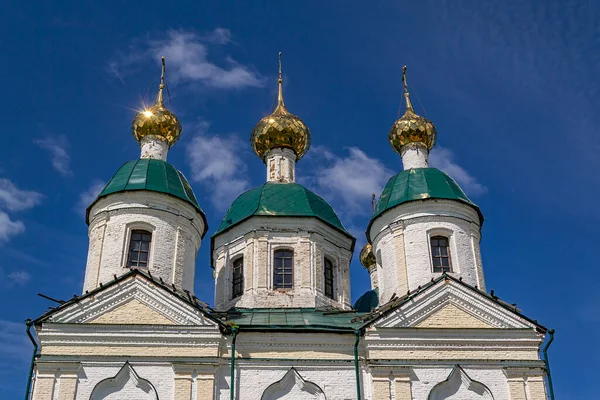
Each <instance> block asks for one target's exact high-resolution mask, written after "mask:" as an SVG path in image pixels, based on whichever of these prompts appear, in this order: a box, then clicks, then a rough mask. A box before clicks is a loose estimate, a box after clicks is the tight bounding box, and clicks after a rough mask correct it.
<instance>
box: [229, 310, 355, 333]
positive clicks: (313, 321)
mask: <svg viewBox="0 0 600 400" xmlns="http://www.w3.org/2000/svg"><path fill="white" fill-rule="evenodd" d="M365 314H366V313H359V312H357V311H354V310H349V311H340V310H327V309H317V308H254V309H253V308H234V309H232V310H229V311H228V317H229V318H228V321H230V322H233V323H235V324H236V325H238V326H239V327H240V329H244V330H249V329H250V330H251V329H257V330H258V329H260V330H312V331H325V330H327V331H331V330H336V331H342V330H343V331H349V332H352V331H354V330H355V329H357V328H360V327H361V326H362V325H363V324H364V321H363V320H355V318H356V317H358V316H362V315H365Z"/></svg>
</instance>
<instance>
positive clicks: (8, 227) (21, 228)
mask: <svg viewBox="0 0 600 400" xmlns="http://www.w3.org/2000/svg"><path fill="white" fill-rule="evenodd" d="M23 232H25V225H24V224H23V223H22V222H21V221H13V220H11V219H10V217H9V216H8V214H6V213H5V212H3V211H0V243H2V242H7V241H8V240H9V239H10V238H11V237H12V236H15V235H18V234H19V233H23Z"/></svg>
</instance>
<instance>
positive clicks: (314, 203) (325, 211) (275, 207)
mask: <svg viewBox="0 0 600 400" xmlns="http://www.w3.org/2000/svg"><path fill="white" fill-rule="evenodd" d="M255 215H260V216H277V217H315V218H319V219H320V220H322V221H323V222H325V223H327V224H329V225H331V226H333V227H334V228H337V229H339V230H340V231H342V232H343V233H345V234H346V235H348V236H351V235H350V234H349V233H348V231H346V229H345V228H344V226H343V225H342V223H341V222H340V220H339V218H338V217H337V215H336V214H335V212H334V211H333V208H331V206H330V205H329V203H327V202H326V201H325V200H324V199H323V198H322V197H320V196H318V195H317V194H315V193H313V192H311V191H310V190H308V189H306V188H305V187H304V186H302V185H299V184H297V183H272V182H267V183H265V184H263V185H261V186H259V187H257V188H254V189H251V190H249V191H247V192H245V193H243V194H241V195H240V196H239V197H238V198H237V199H236V200H235V201H234V202H233V204H232V205H231V207H230V208H229V210H228V211H227V214H225V218H223V221H222V222H221V225H220V226H219V228H218V229H217V231H216V232H215V233H214V235H213V237H214V236H216V235H218V234H219V233H221V232H224V231H226V230H228V229H229V228H231V227H233V226H235V225H237V224H239V223H240V222H242V221H245V220H246V219H248V218H250V217H252V216H255Z"/></svg>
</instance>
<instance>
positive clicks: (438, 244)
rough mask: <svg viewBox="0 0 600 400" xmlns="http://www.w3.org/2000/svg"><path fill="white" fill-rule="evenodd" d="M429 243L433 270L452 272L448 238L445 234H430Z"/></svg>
mask: <svg viewBox="0 0 600 400" xmlns="http://www.w3.org/2000/svg"><path fill="white" fill-rule="evenodd" d="M430 243H431V260H432V262H433V272H452V262H451V260H450V242H449V240H448V238H447V237H445V236H432V237H431V239H430Z"/></svg>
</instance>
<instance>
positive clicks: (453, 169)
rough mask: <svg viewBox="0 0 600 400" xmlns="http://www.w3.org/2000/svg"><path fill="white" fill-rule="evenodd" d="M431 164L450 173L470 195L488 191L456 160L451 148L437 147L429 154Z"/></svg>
mask: <svg viewBox="0 0 600 400" xmlns="http://www.w3.org/2000/svg"><path fill="white" fill-rule="evenodd" d="M429 166H430V167H433V168H438V169H440V170H442V171H444V172H445V173H447V174H448V175H450V177H451V178H453V179H454V180H455V181H456V182H457V183H458V184H459V186H460V187H461V188H462V189H463V190H464V191H465V192H466V193H467V194H469V195H472V196H477V195H480V194H484V193H486V192H487V188H486V187H485V186H484V185H482V184H481V183H479V182H478V181H477V178H475V177H474V176H473V175H471V174H469V172H467V170H465V169H464V168H463V167H461V166H460V165H458V164H456V163H455V162H454V154H453V153H452V151H450V150H449V149H446V148H444V147H439V146H438V147H435V148H434V149H433V150H432V151H431V153H430V154H429Z"/></svg>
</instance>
